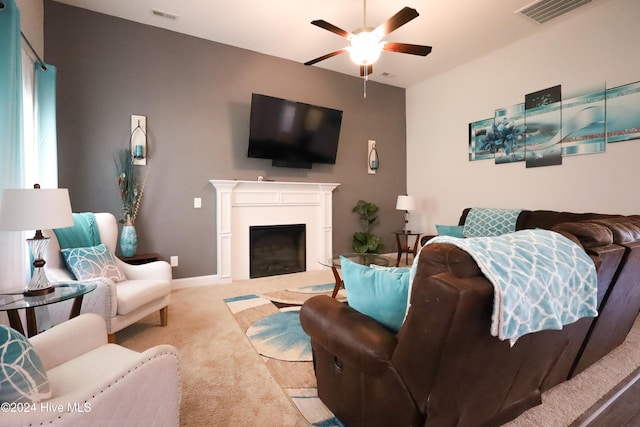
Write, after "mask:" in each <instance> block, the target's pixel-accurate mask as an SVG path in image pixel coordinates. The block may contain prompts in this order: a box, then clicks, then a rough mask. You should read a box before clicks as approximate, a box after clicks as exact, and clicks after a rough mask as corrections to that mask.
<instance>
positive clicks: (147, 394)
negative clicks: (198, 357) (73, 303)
mask: <svg viewBox="0 0 640 427" xmlns="http://www.w3.org/2000/svg"><path fill="white" fill-rule="evenodd" d="M30 341H31V344H32V345H33V346H34V348H35V351H36V353H37V354H38V356H39V357H40V359H41V361H42V364H43V365H44V369H45V371H46V372H47V377H48V379H49V384H50V385H51V390H52V397H51V398H50V399H48V400H45V401H42V402H39V403H35V404H33V406H30V407H29V409H30V410H29V411H28V412H5V413H3V414H2V416H1V417H0V426H11V427H15V426H33V425H52V426H80V425H82V426H89V425H94V426H98V425H99V426H117V427H121V426H128V425H140V426H143V425H144V426H151V425H152V426H178V425H179V424H180V400H181V396H182V388H181V382H180V372H179V361H178V353H177V350H176V349H175V347H173V346H171V345H158V346H155V347H152V348H150V349H149V350H146V351H144V352H142V353H138V352H136V351H133V350H129V349H127V348H124V347H122V346H119V345H117V344H109V343H108V342H107V330H106V327H105V322H104V320H103V319H102V318H101V317H100V316H98V315H96V314H83V315H80V316H78V317H76V318H73V319H71V320H68V321H66V322H63V323H61V324H60V325H57V326H55V327H53V328H51V329H49V330H47V331H45V332H43V333H41V334H39V335H36V336H34V337H32V338H30Z"/></svg>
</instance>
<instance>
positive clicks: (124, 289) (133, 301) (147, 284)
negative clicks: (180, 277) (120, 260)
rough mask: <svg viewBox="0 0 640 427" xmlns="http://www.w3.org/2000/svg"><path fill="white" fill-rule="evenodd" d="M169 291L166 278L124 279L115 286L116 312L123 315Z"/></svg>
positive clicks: (165, 294) (169, 287) (163, 295)
mask: <svg viewBox="0 0 640 427" xmlns="http://www.w3.org/2000/svg"><path fill="white" fill-rule="evenodd" d="M169 292H171V284H170V282H169V281H167V280H154V279H149V280H125V281H124V282H120V283H118V284H117V286H116V293H117V299H118V314H119V315H125V314H129V313H132V312H134V311H136V310H137V309H138V308H140V307H142V306H143V305H145V304H148V303H150V302H152V301H154V300H157V299H159V298H163V297H165V296H167V295H168V294H169Z"/></svg>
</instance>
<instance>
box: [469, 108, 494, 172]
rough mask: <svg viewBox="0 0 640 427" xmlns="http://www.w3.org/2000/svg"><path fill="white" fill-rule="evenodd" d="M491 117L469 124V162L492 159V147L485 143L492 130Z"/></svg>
mask: <svg viewBox="0 0 640 427" xmlns="http://www.w3.org/2000/svg"><path fill="white" fill-rule="evenodd" d="M493 123H494V122H493V117H492V118H490V119H484V120H480V121H477V122H473V123H469V161H473V160H484V159H493V158H494V157H495V152H494V145H493V143H492V142H491V141H487V135H488V134H490V133H491V131H492V130H493Z"/></svg>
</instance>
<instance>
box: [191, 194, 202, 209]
mask: <svg viewBox="0 0 640 427" xmlns="http://www.w3.org/2000/svg"><path fill="white" fill-rule="evenodd" d="M193 207H194V208H196V209H200V208H201V207H202V199H201V198H200V197H194V198H193Z"/></svg>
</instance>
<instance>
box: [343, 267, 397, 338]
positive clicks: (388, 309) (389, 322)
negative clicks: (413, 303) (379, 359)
mask: <svg viewBox="0 0 640 427" xmlns="http://www.w3.org/2000/svg"><path fill="white" fill-rule="evenodd" d="M340 263H341V266H342V278H343V280H344V288H345V290H346V291H347V302H348V303H349V306H350V307H352V308H353V309H354V310H357V311H359V312H360V313H362V314H366V315H367V316H369V317H371V318H373V319H375V320H376V321H378V322H379V323H381V324H382V325H384V326H385V327H387V328H389V329H390V330H392V331H394V332H397V331H398V330H400V327H401V326H402V322H403V320H404V316H405V312H406V310H407V295H408V292H409V269H408V268H401V269H395V268H394V269H385V268H379V267H366V266H364V265H360V264H358V263H355V262H353V261H350V260H348V259H347V258H344V257H340Z"/></svg>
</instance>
